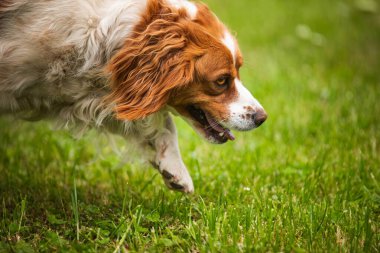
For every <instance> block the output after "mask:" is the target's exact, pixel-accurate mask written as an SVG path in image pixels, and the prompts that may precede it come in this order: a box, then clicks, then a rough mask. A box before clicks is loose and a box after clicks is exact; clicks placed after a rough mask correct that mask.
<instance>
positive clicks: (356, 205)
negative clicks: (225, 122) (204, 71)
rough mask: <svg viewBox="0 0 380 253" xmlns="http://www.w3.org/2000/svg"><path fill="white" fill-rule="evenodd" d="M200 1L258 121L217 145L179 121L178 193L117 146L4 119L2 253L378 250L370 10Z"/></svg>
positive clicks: (316, 0)
mask: <svg viewBox="0 0 380 253" xmlns="http://www.w3.org/2000/svg"><path fill="white" fill-rule="evenodd" d="M207 2H208V4H209V5H210V6H211V8H212V9H213V10H214V11H215V12H216V13H217V14H218V16H220V17H221V18H222V20H224V21H225V22H226V23H227V24H228V25H229V27H230V28H231V29H232V30H234V31H236V34H237V37H238V39H239V41H240V45H241V48H242V51H243V52H244V55H245V62H246V63H245V67H244V68H243V70H242V79H243V80H244V83H245V84H246V86H248V87H249V88H250V89H251V90H252V91H253V92H254V94H255V96H256V97H257V98H258V99H259V100H260V101H261V102H262V104H263V105H264V107H265V108H266V110H267V112H268V113H269V116H270V118H269V119H268V121H267V122H266V123H265V124H264V125H263V126H262V127H261V128H259V129H257V130H256V131H253V132H250V133H239V134H237V140H236V141H235V142H233V143H229V144H226V145H223V146H213V145H210V144H207V143H205V142H204V141H202V140H200V139H199V138H198V137H196V134H195V133H194V132H193V131H192V130H191V129H190V128H189V127H188V126H187V125H186V124H185V123H184V122H183V121H181V120H180V119H177V120H176V121H177V126H178V128H179V135H180V136H179V138H180V146H181V149H182V153H183V157H184V160H185V163H186V164H187V165H188V167H189V170H190V172H191V174H192V176H193V179H194V184H195V187H196V193H195V194H194V195H192V196H186V195H183V194H180V193H175V192H170V191H168V190H167V189H166V188H165V186H164V184H163V182H162V180H161V178H160V176H157V173H156V172H155V171H154V170H153V169H151V168H149V166H147V165H141V164H138V163H137V164H136V163H127V164H125V163H123V162H122V161H123V160H126V159H127V158H126V155H125V154H124V153H123V152H122V151H123V149H124V148H123V147H124V145H125V144H124V143H123V141H122V140H120V139H117V141H116V142H117V144H118V145H117V146H118V147H119V148H120V150H119V149H116V150H115V149H114V148H113V145H110V143H109V141H108V140H107V138H106V137H104V136H102V137H99V133H97V132H90V133H88V134H87V135H86V136H85V137H84V138H82V139H80V140H76V139H74V138H73V137H72V136H71V135H70V133H68V132H65V131H51V128H52V127H51V126H50V125H49V124H48V123H46V122H40V123H33V124H31V123H26V122H22V121H14V120H12V119H7V118H3V119H1V120H0V210H1V211H0V238H1V239H0V252H34V251H41V252H127V251H130V252H145V251H148V252H253V251H259V252H280V251H281V252H379V251H380V185H379V184H380V183H379V178H380V143H379V140H380V118H379V115H380V103H379V97H380V73H379V70H380V14H379V12H380V5H379V4H377V9H376V3H377V2H375V1H371V0H357V1H354V0H345V1H343V0H339V1H328V0H313V1H300V0H294V1H280V0H273V1H264V0H239V1H229V0H208V1H207ZM371 4H372V5H371ZM115 151H116V152H115Z"/></svg>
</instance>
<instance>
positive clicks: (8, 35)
mask: <svg viewBox="0 0 380 253" xmlns="http://www.w3.org/2000/svg"><path fill="white" fill-rule="evenodd" d="M144 6H145V1H140V0H128V1H125V0H116V1H115V0H79V1H78V0H65V1H61V0H53V1H45V0H5V1H4V0H3V1H1V2H0V112H2V113H4V112H5V113H7V112H11V113H15V112H22V114H24V115H23V116H27V115H26V114H25V112H26V111H30V112H33V114H36V113H37V114H55V113H57V111H59V110H61V109H62V108H63V107H67V106H70V105H72V104H74V103H78V102H80V101H81V100H82V99H86V97H87V96H88V95H89V94H90V95H91V96H92V100H93V99H94V96H95V97H96V96H99V97H101V96H102V95H104V93H105V92H106V91H103V90H104V89H106V88H105V86H106V82H107V80H106V77H105V76H104V73H103V70H104V65H105V63H106V62H107V61H108V60H109V59H110V58H111V57H112V55H113V54H114V52H115V51H116V50H117V49H118V48H120V47H121V46H122V44H123V42H124V40H125V38H126V37H127V35H128V34H129V33H130V31H131V29H132V28H133V25H135V23H136V21H137V19H138V16H137V15H136V14H138V13H139V11H141V10H142V9H143V8H144ZM53 109H54V110H53Z"/></svg>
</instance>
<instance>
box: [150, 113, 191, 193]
mask: <svg viewBox="0 0 380 253" xmlns="http://www.w3.org/2000/svg"><path fill="white" fill-rule="evenodd" d="M151 144H152V145H153V147H154V149H155V151H156V152H155V158H154V162H153V164H154V166H155V167H156V168H157V169H158V171H159V172H160V173H161V175H162V177H163V179H164V181H165V184H166V185H167V186H168V187H169V188H170V189H172V190H176V191H182V192H185V193H192V192H194V185H193V180H192V179H191V176H190V174H189V172H188V171H187V169H186V166H185V164H184V163H183V161H182V157H181V154H180V151H179V146H178V139H177V130H176V127H175V125H174V122H173V120H172V119H171V117H170V116H169V115H167V117H166V119H165V122H164V128H163V131H160V133H159V134H157V136H156V137H155V138H154V139H153V140H152V141H151Z"/></svg>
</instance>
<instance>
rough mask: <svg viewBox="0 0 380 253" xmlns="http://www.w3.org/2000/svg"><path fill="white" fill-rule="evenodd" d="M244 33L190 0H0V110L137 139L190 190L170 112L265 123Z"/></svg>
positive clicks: (227, 122)
mask: <svg viewBox="0 0 380 253" xmlns="http://www.w3.org/2000/svg"><path fill="white" fill-rule="evenodd" d="M242 64H243V58H242V54H241V51H240V50H239V47H238V44H237V41H236V39H235V38H234V37H233V36H232V35H231V33H230V32H229V30H228V29H227V27H226V26H225V25H224V24H223V23H222V22H221V21H219V19H218V18H217V17H216V16H215V15H214V14H213V13H212V12H211V11H210V10H209V8H208V7H207V6H206V5H204V4H202V3H193V2H190V1H187V0H65V1H61V0H49V1H46V0H2V1H1V2H0V113H1V114H11V115H15V116H17V117H21V118H24V119H29V120H39V119H54V120H56V121H57V122H60V123H61V124H62V125H63V126H65V127H69V128H80V129H84V130H86V129H89V128H97V129H99V130H106V131H108V132H111V133H114V134H118V135H121V136H123V137H125V139H131V140H136V141H137V143H138V145H139V147H141V148H143V149H150V150H152V151H153V155H152V157H149V158H147V159H148V160H149V161H151V162H152V164H153V165H154V166H155V167H156V168H157V169H158V171H159V172H160V173H161V175H162V177H163V179H164V181H165V184H166V185H167V186H168V187H169V188H170V189H173V190H177V191H182V192H185V193H192V192H193V191H194V186H193V182H192V179H191V176H190V175H189V172H188V171H187V169H186V166H185V165H184V163H183V161H182V158H181V155H180V151H179V147H178V140H177V131H176V128H175V125H174V124H173V121H172V118H171V115H172V114H174V115H179V116H181V117H182V118H183V119H185V121H187V122H188V124H190V126H192V127H193V129H194V130H195V131H196V132H197V133H198V134H199V135H200V136H201V137H203V138H204V139H206V140H207V141H209V142H211V143H216V144H222V143H225V142H227V141H229V140H234V139H235V137H234V136H233V134H232V132H231V129H233V130H238V131H248V130H251V129H253V128H256V127H258V126H260V125H261V124H262V123H264V121H265V120H266V118H267V114H266V112H265V110H264V109H263V107H262V106H261V105H260V103H259V102H258V101H257V100H256V99H255V98H254V97H253V96H252V95H251V93H250V92H249V91H248V90H247V89H246V88H245V87H244V86H243V84H242V82H241V81H240V75H239V69H240V67H241V66H242Z"/></svg>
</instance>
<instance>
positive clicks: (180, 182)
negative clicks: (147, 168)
mask: <svg viewBox="0 0 380 253" xmlns="http://www.w3.org/2000/svg"><path fill="white" fill-rule="evenodd" d="M160 173H161V175H162V177H163V178H164V181H165V184H166V186H167V187H168V188H169V189H171V190H175V191H180V192H184V193H193V192H194V185H193V180H192V179H191V177H190V175H188V173H186V174H187V175H186V174H185V175H181V173H175V172H169V171H168V170H165V169H163V170H160Z"/></svg>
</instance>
